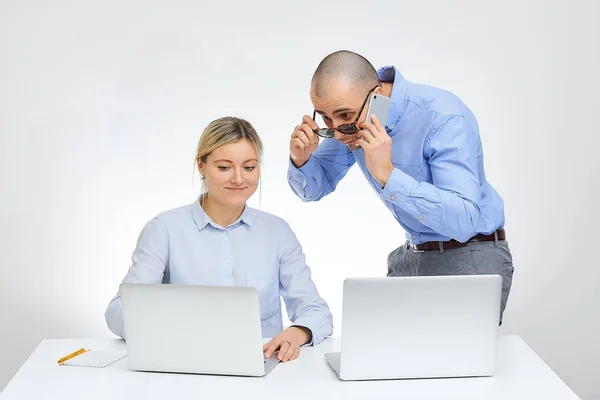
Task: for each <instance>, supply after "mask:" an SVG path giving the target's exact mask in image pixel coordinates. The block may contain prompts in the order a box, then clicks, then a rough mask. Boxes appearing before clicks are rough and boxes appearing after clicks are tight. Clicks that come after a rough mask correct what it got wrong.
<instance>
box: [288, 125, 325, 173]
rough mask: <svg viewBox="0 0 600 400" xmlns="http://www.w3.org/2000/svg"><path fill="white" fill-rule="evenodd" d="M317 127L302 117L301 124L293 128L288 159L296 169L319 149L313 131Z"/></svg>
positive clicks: (316, 136)
mask: <svg viewBox="0 0 600 400" xmlns="http://www.w3.org/2000/svg"><path fill="white" fill-rule="evenodd" d="M315 129H319V126H318V125H317V123H316V122H315V121H313V119H312V118H311V117H309V116H308V115H305V116H304V117H302V123H301V124H300V125H298V126H297V127H296V128H294V132H293V133H292V138H291V139H290V158H291V160H292V164H294V166H295V167H296V168H300V167H302V166H303V165H304V164H306V162H307V161H308V159H309V158H310V155H311V154H312V153H314V151H315V150H317V147H319V136H318V135H316V134H315V133H314V132H313V131H314V130H315Z"/></svg>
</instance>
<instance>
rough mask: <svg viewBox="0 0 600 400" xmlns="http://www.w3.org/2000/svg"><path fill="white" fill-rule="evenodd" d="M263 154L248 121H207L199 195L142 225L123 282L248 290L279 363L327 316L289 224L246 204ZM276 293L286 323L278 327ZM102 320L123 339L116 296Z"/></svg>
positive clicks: (321, 329) (317, 333)
mask: <svg viewBox="0 0 600 400" xmlns="http://www.w3.org/2000/svg"><path fill="white" fill-rule="evenodd" d="M262 151H263V146H262V142H261V140H260V138H259V136H258V134H257V133H256V131H255V129H254V128H253V127H252V125H251V124H250V123H248V122H247V121H245V120H243V119H239V118H234V117H225V118H221V119H218V120H215V121H213V122H211V123H210V124H209V125H208V126H207V127H206V129H205V130H204V132H203V133H202V136H201V137H200V140H199V142H198V151H197V155H196V165H197V167H198V170H199V172H200V174H201V179H202V180H203V194H202V195H201V196H200V198H199V199H198V200H197V201H195V202H194V203H193V204H191V205H187V206H184V207H180V208H176V209H173V210H170V211H166V212H164V213H162V214H160V215H158V216H156V217H155V218H153V219H152V220H150V221H149V222H148V223H147V224H146V226H145V227H144V229H143V230H142V232H141V234H140V236H139V239H138V243H137V247H136V249H135V251H134V252H133V256H132V261H133V264H132V265H131V267H130V268H129V271H128V273H127V275H126V276H125V279H124V280H123V282H134V283H136V282H137V283H165V284H167V283H173V284H197V285H216V286H234V285H244V286H252V287H255V288H256V289H258V291H259V303H260V315H261V327H262V334H263V337H272V339H271V340H270V341H269V342H268V343H267V344H265V346H264V348H263V351H264V352H265V356H266V357H271V356H272V355H273V354H274V352H275V351H277V350H279V353H278V355H277V357H278V358H279V359H280V360H281V361H283V362H286V361H289V360H294V359H296V358H297V357H298V355H299V353H300V348H301V346H303V345H306V344H313V345H314V344H318V343H319V342H321V341H322V340H323V339H324V338H325V337H326V336H329V335H331V333H332V316H331V313H330V311H329V308H328V306H327V303H326V302H325V301H324V300H323V299H322V298H321V297H320V296H319V293H318V291H317V288H316V287H315V284H314V283H313V281H312V279H311V272H310V269H309V267H308V266H307V265H306V262H305V258H304V254H303V252H302V247H301V246H300V243H298V240H297V239H296V236H295V235H294V233H293V232H292V230H291V229H290V227H289V226H288V224H287V223H286V222H285V221H283V220H282V219H281V218H278V217H276V216H273V215H271V214H268V213H265V212H263V211H260V210H257V209H253V208H250V207H248V206H247V205H246V201H247V200H248V199H249V198H250V196H252V194H254V192H255V191H256V189H257V187H258V181H259V178H260V160H261V156H262ZM280 296H282V297H283V299H284V301H285V303H286V308H287V311H288V315H289V318H290V321H292V326H290V327H289V328H287V329H285V330H283V321H282V311H281V302H280V300H279V299H280ZM105 317H106V322H107V324H108V327H109V328H110V330H111V331H112V332H114V333H115V334H116V335H118V336H120V337H122V338H125V334H124V331H123V314H122V309H121V300H120V297H119V295H117V296H116V297H115V298H114V299H113V300H112V301H111V302H110V304H109V306H108V309H107V310H106V314H105Z"/></svg>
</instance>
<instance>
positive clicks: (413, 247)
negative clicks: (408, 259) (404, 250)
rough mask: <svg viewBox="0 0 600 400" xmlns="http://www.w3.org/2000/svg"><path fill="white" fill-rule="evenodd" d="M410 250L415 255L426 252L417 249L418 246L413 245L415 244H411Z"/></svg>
mask: <svg viewBox="0 0 600 400" xmlns="http://www.w3.org/2000/svg"><path fill="white" fill-rule="evenodd" d="M410 248H411V249H412V251H413V252H415V253H424V252H425V250H419V249H417V245H416V244H413V242H410Z"/></svg>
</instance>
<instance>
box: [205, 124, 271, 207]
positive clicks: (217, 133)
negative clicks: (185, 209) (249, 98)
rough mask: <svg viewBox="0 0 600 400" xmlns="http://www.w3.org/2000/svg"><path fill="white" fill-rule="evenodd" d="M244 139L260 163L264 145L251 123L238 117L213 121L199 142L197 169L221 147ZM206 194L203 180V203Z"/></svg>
mask: <svg viewBox="0 0 600 400" xmlns="http://www.w3.org/2000/svg"><path fill="white" fill-rule="evenodd" d="M243 139H246V140H248V142H250V144H251V145H252V147H254V150H256V155H257V156H258V161H259V163H260V161H261V160H262V155H263V143H262V140H260V137H259V136H258V133H257V132H256V129H254V127H253V126H252V124H250V122H248V121H246V120H245V119H241V118H236V117H223V118H219V119H216V120H214V121H212V122H211V123H210V124H208V126H207V127H206V128H204V131H203V132H202V135H201V136H200V140H199V141H198V147H197V150H196V159H195V164H196V168H199V163H200V161H202V162H203V163H205V162H206V159H207V157H208V156H209V155H210V153H212V152H213V151H215V150H216V149H218V148H219V147H221V146H225V145H227V144H230V143H237V142H239V141H240V140H243ZM205 194H206V183H205V182H204V180H203V181H202V189H201V191H200V201H201V202H202V200H203V199H204V198H205V197H206V196H205Z"/></svg>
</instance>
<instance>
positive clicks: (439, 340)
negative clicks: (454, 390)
mask: <svg viewBox="0 0 600 400" xmlns="http://www.w3.org/2000/svg"><path fill="white" fill-rule="evenodd" d="M501 289H502V278H501V277H500V276H499V275H464V276H462V275H461V276H414V277H394V278H362V279H351V278H349V279H346V280H345V281H344V300H343V310H342V336H341V352H340V353H327V354H325V357H326V359H327V361H328V362H329V364H330V365H331V367H332V368H333V370H334V371H335V372H336V373H337V374H338V376H339V378H340V379H342V380H369V379H407V378H443V377H467V376H491V375H493V374H494V368H495V362H496V346H497V341H498V321H499V319H500V296H501Z"/></svg>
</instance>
